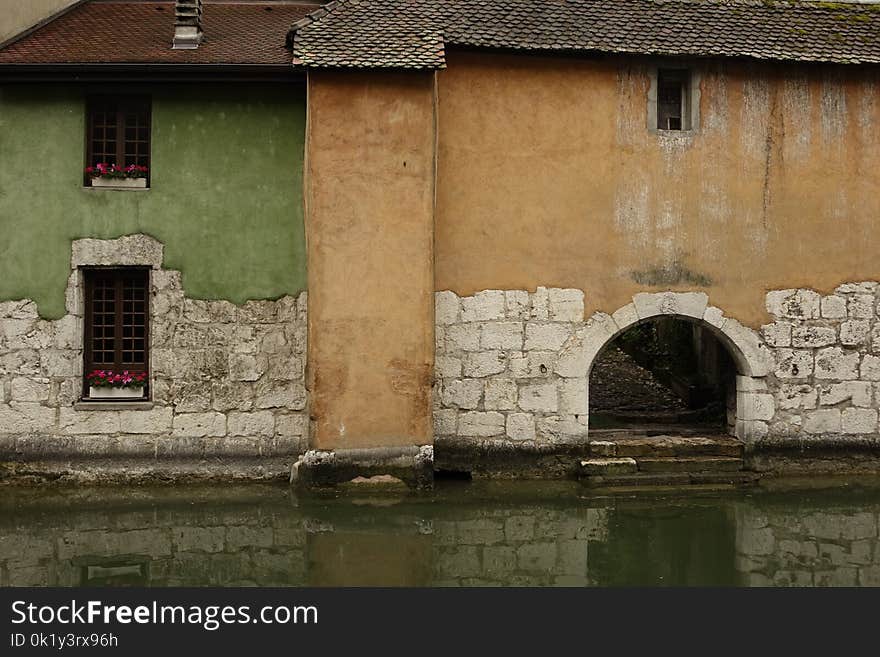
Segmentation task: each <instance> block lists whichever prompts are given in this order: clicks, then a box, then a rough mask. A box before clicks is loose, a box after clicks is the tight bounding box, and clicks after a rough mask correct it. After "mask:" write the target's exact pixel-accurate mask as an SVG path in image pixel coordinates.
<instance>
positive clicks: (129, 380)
mask: <svg viewBox="0 0 880 657" xmlns="http://www.w3.org/2000/svg"><path fill="white" fill-rule="evenodd" d="M86 381H87V382H88V384H89V399H143V398H144V386H145V385H146V383H147V373H146V372H129V371H128V370H125V371H124V372H114V371H113V370H94V371H93V372H90V373H89V374H88V376H86Z"/></svg>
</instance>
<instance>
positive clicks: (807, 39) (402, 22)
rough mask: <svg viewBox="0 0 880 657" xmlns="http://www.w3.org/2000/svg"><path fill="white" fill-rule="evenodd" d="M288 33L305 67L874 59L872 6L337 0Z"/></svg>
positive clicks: (878, 11)
mask: <svg viewBox="0 0 880 657" xmlns="http://www.w3.org/2000/svg"><path fill="white" fill-rule="evenodd" d="M288 39H289V41H292V42H293V62H294V64H299V65H303V66H307V67H349V68H442V67H443V66H445V56H444V47H445V46H450V45H453V46H465V47H478V48H499V49H510V50H526V51H545V52H546V51H601V52H615V53H643V54H656V55H687V56H707V57H709V56H711V57H718V56H720V57H749V58H755V59H769V60H793V61H807V62H836V63H874V64H876V63H880V5H866V4H861V5H859V4H841V3H829V2H800V1H796V0H784V1H781V0H780V1H773V0H758V1H754V0H704V1H699V0H492V1H488V0H336V1H335V2H331V3H329V4H328V5H326V6H325V7H324V8H323V9H322V10H320V11H319V12H318V13H316V14H313V15H311V16H307V17H305V18H303V19H302V20H300V21H298V22H297V23H296V24H295V25H294V26H293V29H292V30H291V34H290V35H289V36H288ZM343 62H344V63H343Z"/></svg>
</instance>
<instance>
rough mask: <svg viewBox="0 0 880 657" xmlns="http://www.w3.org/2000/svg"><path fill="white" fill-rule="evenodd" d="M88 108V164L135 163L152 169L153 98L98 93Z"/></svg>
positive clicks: (90, 100)
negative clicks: (151, 109)
mask: <svg viewBox="0 0 880 657" xmlns="http://www.w3.org/2000/svg"><path fill="white" fill-rule="evenodd" d="M87 107H88V112H87V114H88V116H87V120H86V131H87V134H86V166H87V167H95V166H97V165H99V164H106V165H114V164H115V165H116V166H118V167H120V168H125V167H127V166H129V165H132V164H133V165H136V166H141V167H146V168H147V170H148V171H149V168H150V133H151V130H150V121H151V119H150V99H149V98H146V97H143V96H119V97H111V96H97V97H93V98H90V99H89V101H88V105H87ZM86 184H87V185H88V184H89V179H88V177H86ZM147 185H148V186H149V173H148V174H147Z"/></svg>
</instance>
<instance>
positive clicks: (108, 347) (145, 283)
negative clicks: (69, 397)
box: [83, 267, 149, 397]
mask: <svg viewBox="0 0 880 657" xmlns="http://www.w3.org/2000/svg"><path fill="white" fill-rule="evenodd" d="M83 276H84V279H85V349H84V352H85V374H86V376H88V374H89V373H90V372H93V371H94V370H113V371H114V372H122V371H124V370H128V371H129V372H131V373H132V374H137V373H141V372H147V364H148V363H149V353H148V349H149V298H148V290H149V270H148V269H145V268H141V267H126V268H117V269H86V270H84V271H83ZM84 390H85V396H86V397H87V396H88V391H89V386H88V383H87V382H86V381H85V380H84Z"/></svg>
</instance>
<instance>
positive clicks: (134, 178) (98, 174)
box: [86, 162, 149, 189]
mask: <svg viewBox="0 0 880 657" xmlns="http://www.w3.org/2000/svg"><path fill="white" fill-rule="evenodd" d="M148 173H149V169H147V167H142V166H139V165H137V164H129V165H128V166H127V167H120V166H116V165H115V164H107V163H106V162H101V163H99V164H96V165H95V166H93V167H86V175H87V176H88V177H89V178H90V179H91V181H92V187H115V188H117V189H118V188H145V187H146V186H147V174H148Z"/></svg>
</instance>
